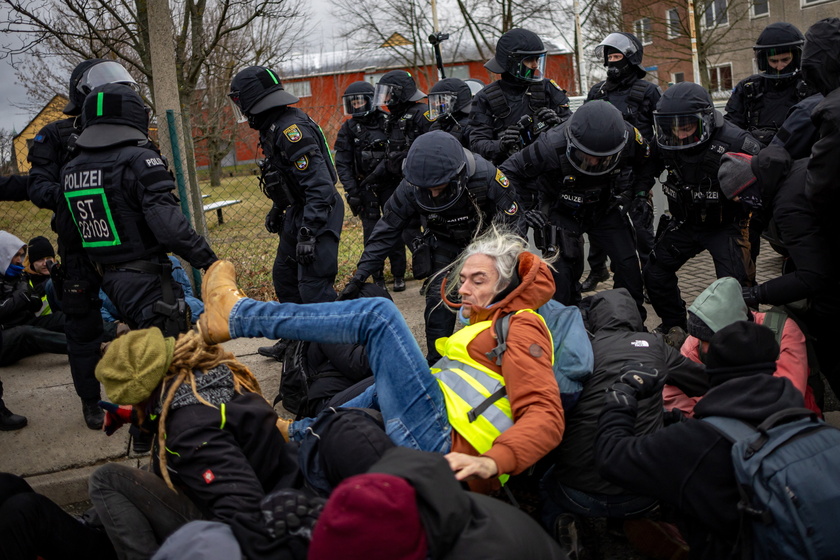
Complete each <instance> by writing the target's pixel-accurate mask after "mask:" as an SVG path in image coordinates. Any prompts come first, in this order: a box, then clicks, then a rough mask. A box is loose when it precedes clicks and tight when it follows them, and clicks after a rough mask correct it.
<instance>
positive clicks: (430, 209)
mask: <svg viewBox="0 0 840 560" xmlns="http://www.w3.org/2000/svg"><path fill="white" fill-rule="evenodd" d="M404 173H405V179H404V180H403V181H402V182H401V183H400V185H399V187H397V190H396V192H395V193H394V195H393V196H392V197H391V199H390V200H389V201H388V202H387V203H386V204H385V212H384V214H383V217H382V220H380V221H379V223H378V224H377V225H376V227H375V228H374V230H373V233H372V234H371V237H370V241H369V243H368V244H367V246H366V247H365V252H364V254H363V255H362V257H361V258H360V259H359V264H358V267H357V269H356V273H355V274H354V275H353V277H352V278H351V279H350V281H349V282H348V284H347V287H346V288H345V289H344V291H343V292H342V293H341V295H340V296H339V299H352V298H354V297H357V295H358V293H359V290H360V289H361V286H362V284H364V282H365V280H366V279H367V277H368V276H370V275H371V274H372V273H373V272H374V271H375V270H376V269H377V268H379V267H380V266H382V261H383V259H384V258H385V256H386V255H387V254H388V251H389V249H390V248H391V247H392V246H393V243H394V241H395V240H397V239H399V238H400V236H401V235H402V231H403V229H405V228H406V226H408V225H409V224H411V223H412V222H414V221H415V220H419V221H420V223H421V226H422V232H421V234H420V237H417V238H415V239H414V240H413V241H412V243H411V251H412V255H413V269H414V276H415V278H431V279H430V280H427V285H426V286H425V290H426V311H425V314H424V318H425V322H426V346H427V349H428V353H427V355H426V358H427V359H428V360H429V363H434V362H435V361H437V360H438V359H439V358H440V355H439V354H438V352H437V350H436V349H435V341H436V340H437V339H438V338H440V337H443V336H449V335H451V334H452V332H453V329H454V327H455V316H454V315H453V314H452V313H451V312H450V311H449V310H448V309H446V307H445V306H443V305H441V297H440V286H441V283H442V282H443V277H444V276H445V275H444V274H437V275H436V274H435V273H437V272H439V271H441V270H443V269H444V268H445V267H446V266H448V265H449V264H451V263H452V262H454V261H455V259H456V258H457V256H458V254H460V253H461V251H462V250H464V249H465V248H466V246H467V245H468V244H469V242H470V240H472V238H473V237H474V236H475V235H476V234H477V233H479V232H480V231H481V230H482V229H483V228H484V227H486V226H487V225H489V224H490V223H491V222H492V221H493V220H496V221H500V222H504V223H508V224H510V225H511V226H513V227H515V228H519V229H521V227H520V224H519V223H518V222H519V211H518V204H517V202H516V191H515V189H514V188H513V186H511V184H510V183H509V182H508V180H507V178H506V177H505V176H504V175H503V174H502V172H501V171H499V170H498V169H496V168H495V167H494V166H493V165H492V164H491V163H489V162H488V161H486V160H485V159H484V158H482V157H481V156H478V155H474V154H473V153H472V152H470V151H468V150H466V149H465V148H463V147H462V146H461V145H460V144H459V143H458V140H457V139H456V138H455V137H454V136H452V135H451V134H448V133H446V132H443V131H442V130H434V131H431V132H428V133H426V134H424V135H422V136H420V137H419V138H418V139H417V140H416V141H415V142H414V144H412V146H411V149H410V150H409V152H408V157H407V158H406V160H405V169H404Z"/></svg>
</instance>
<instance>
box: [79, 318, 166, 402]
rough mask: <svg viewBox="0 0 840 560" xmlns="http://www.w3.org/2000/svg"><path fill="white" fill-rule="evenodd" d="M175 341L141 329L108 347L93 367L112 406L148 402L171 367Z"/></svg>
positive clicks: (156, 330) (159, 332) (154, 331)
mask: <svg viewBox="0 0 840 560" xmlns="http://www.w3.org/2000/svg"><path fill="white" fill-rule="evenodd" d="M174 351H175V339H174V338H172V337H167V338H164V337H163V333H161V331H160V329H157V328H151V329H141V330H137V331H131V332H129V333H128V334H126V335H123V336H121V337H119V338H117V339H116V340H114V342H112V343H111V344H110V345H109V346H108V350H107V351H106V352H105V355H104V356H103V357H102V359H101V360H99V364H98V365H97V366H96V378H97V379H98V380H99V381H100V382H101V383H102V385H104V386H105V394H107V395H108V398H109V399H110V400H111V402H113V403H116V404H137V403H140V402H143V401H144V400H146V399H148V398H149V396H150V395H151V394H152V392H153V391H154V390H155V389H156V388H157V386H158V385H159V384H160V382H161V380H162V379H163V377H164V375H166V371H167V370H168V369H169V365H170V364H171V363H172V355H173V353H174Z"/></svg>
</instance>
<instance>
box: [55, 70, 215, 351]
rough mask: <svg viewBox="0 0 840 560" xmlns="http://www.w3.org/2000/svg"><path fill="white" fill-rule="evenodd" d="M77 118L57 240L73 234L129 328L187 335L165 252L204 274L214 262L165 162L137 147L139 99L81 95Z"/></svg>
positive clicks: (144, 127) (141, 141)
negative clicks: (184, 208)
mask: <svg viewBox="0 0 840 560" xmlns="http://www.w3.org/2000/svg"><path fill="white" fill-rule="evenodd" d="M82 116H83V120H84V128H83V131H82V133H81V135H80V136H79V138H78V139H77V140H76V146H77V148H78V150H79V155H77V156H76V157H75V158H73V159H72V160H71V161H70V162H69V163H68V164H67V165H65V166H64V168H63V169H62V171H61V185H62V187H63V197H64V201H65V202H64V204H62V205H60V206H59V209H58V210H57V212H56V223H57V226H58V228H59V232H60V234H61V235H62V239H67V238H69V237H72V236H73V234H75V235H76V237H77V239H79V240H80V241H81V244H82V246H83V247H84V250H85V252H86V253H87V255H88V256H89V257H90V260H91V261H93V262H94V263H95V264H96V265H97V267H98V268H99V270H101V271H102V290H103V291H104V292H105V293H106V294H107V295H108V297H109V298H110V299H111V300H112V301H113V302H114V304H115V305H116V307H117V309H118V310H119V311H120V314H121V315H122V316H123V318H124V319H125V321H126V323H127V324H128V325H129V326H130V327H131V328H132V329H144V328H149V327H158V328H159V329H160V330H161V331H162V332H163V334H164V336H177V335H178V334H179V333H182V332H186V331H187V330H188V329H189V328H190V327H191V324H190V322H189V315H188V309H189V308H188V307H187V305H186V302H185V300H184V293H183V290H182V289H181V286H180V284H178V282H177V281H176V280H174V279H173V278H172V265H171V263H170V261H169V258H168V256H167V253H168V252H170V251H172V252H174V253H175V254H176V255H178V256H180V257H182V258H183V259H185V260H186V261H188V262H189V263H190V264H191V265H192V266H193V267H195V268H202V269H205V270H206V269H207V268H209V266H210V265H211V264H213V263H214V262H215V261H216V260H217V259H216V255H215V253H213V250H212V249H210V246H209V245H208V244H207V241H206V240H205V239H204V238H203V237H201V236H200V235H198V234H197V233H196V232H195V230H194V229H193V228H192V227H191V226H190V223H189V221H188V220H187V219H186V217H185V216H184V215H183V214H182V213H181V208H180V205H179V204H178V201H177V199H176V198H175V196H174V195H173V193H172V191H173V190H174V189H175V188H176V187H175V181H174V179H173V177H172V174H171V173H170V172H169V170H168V169H167V166H166V162H165V161H164V160H163V158H162V157H161V156H160V154H159V153H157V152H155V151H153V150H150V149H148V148H146V147H144V146H145V144H146V143H147V142H148V138H147V134H148V126H149V117H148V113H147V111H146V107H145V105H144V104H143V100H142V99H141V98H140V95H139V94H138V93H137V92H136V91H134V90H133V89H131V88H130V87H127V86H125V85H123V84H106V85H104V86H99V87H97V88H94V89H93V91H92V92H91V93H90V94H89V95H88V97H87V99H86V100H85V102H84V106H83V113H82ZM97 288H98V287H97ZM69 298H70V294H68V293H66V292H65V296H64V301H63V302H62V303H63V304H64V305H65V306H67V305H69V304H71V303H74V302H72V301H68V299H69ZM97 312H98V308H97Z"/></svg>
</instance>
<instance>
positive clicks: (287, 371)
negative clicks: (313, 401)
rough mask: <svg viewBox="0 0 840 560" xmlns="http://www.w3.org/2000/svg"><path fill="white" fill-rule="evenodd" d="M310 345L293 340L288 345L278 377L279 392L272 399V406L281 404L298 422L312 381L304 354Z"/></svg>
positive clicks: (306, 402) (305, 405) (312, 375)
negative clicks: (281, 371)
mask: <svg viewBox="0 0 840 560" xmlns="http://www.w3.org/2000/svg"><path fill="white" fill-rule="evenodd" d="M310 344H311V343H310V342H307V341H305V340H295V341H291V342H290V343H289V346H288V347H287V348H286V353H285V355H284V356H283V374H282V375H281V377H280V391H279V392H278V393H277V396H276V397H274V404H275V405H276V404H277V403H278V402H279V403H282V404H283V408H285V409H286V410H287V411H289V412H291V413H292V414H294V415H295V416H297V419H298V420H299V419H300V417H301V412H302V411H303V410H305V409H306V408H307V404H308V403H309V387H310V385H311V384H312V381H313V380H314V372H313V371H312V370H311V368H310V367H309V360H307V358H306V354H307V352H308V351H309V345H310Z"/></svg>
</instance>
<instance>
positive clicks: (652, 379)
mask: <svg viewBox="0 0 840 560" xmlns="http://www.w3.org/2000/svg"><path fill="white" fill-rule="evenodd" d="M618 383H623V384H625V385H627V386H628V387H630V389H632V390H633V392H634V393H635V395H634V396H635V397H636V398H637V399H646V398H648V397H652V396H653V395H655V394H656V393H657V391H659V390H660V389H661V388H662V386H663V385H664V384H665V375H660V373H659V370H658V369H656V368H655V367H650V366H647V365H645V364H643V363H640V362H626V363H625V364H624V365H623V366H622V367H621V377H619V378H618Z"/></svg>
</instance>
